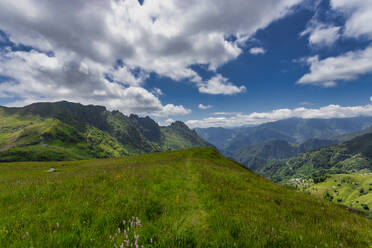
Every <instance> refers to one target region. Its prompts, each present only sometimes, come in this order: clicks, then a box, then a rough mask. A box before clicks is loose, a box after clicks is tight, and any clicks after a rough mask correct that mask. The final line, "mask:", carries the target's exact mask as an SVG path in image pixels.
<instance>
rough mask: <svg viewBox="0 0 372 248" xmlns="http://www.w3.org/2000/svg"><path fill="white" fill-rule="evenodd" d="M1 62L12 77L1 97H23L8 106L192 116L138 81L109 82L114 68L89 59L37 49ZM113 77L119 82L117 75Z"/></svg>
mask: <svg viewBox="0 0 372 248" xmlns="http://www.w3.org/2000/svg"><path fill="white" fill-rule="evenodd" d="M0 63H1V67H0V74H2V75H6V76H8V77H10V78H13V80H9V81H7V82H3V83H1V84H0V96H1V97H3V98H18V97H19V96H20V97H21V99H20V100H18V101H16V102H11V103H10V104H8V105H9V106H23V105H26V104H29V103H32V102H39V101H59V100H69V101H73V102H81V103H83V104H97V105H105V106H106V107H108V108H109V109H118V110H120V111H122V112H124V113H126V114H129V113H133V112H135V113H142V114H149V115H153V116H167V115H185V114H188V113H190V110H189V109H185V108H184V107H183V106H174V105H173V104H167V105H165V106H163V105H162V104H161V102H160V100H159V99H158V98H157V97H156V96H155V95H154V94H152V93H151V92H149V91H147V90H146V89H144V88H142V87H139V86H136V85H137V82H135V81H126V82H124V81H123V80H120V81H123V83H115V82H110V81H109V80H107V79H106V73H109V75H110V73H115V71H112V69H111V67H108V66H106V65H104V64H100V63H96V62H94V61H91V60H88V59H85V60H83V61H79V57H77V56H75V55H70V54H66V53H63V52H62V53H56V54H55V56H54V57H49V56H47V55H46V54H44V53H40V52H37V51H34V50H32V51H30V52H11V51H3V52H2V53H0ZM118 70H122V68H119V69H118ZM120 73H121V72H120ZM110 76H111V77H112V78H114V79H116V76H115V75H112V74H111V75H110ZM128 78H129V79H130V80H134V78H131V77H128ZM123 84H125V85H123Z"/></svg>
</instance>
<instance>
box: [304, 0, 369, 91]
mask: <svg viewBox="0 0 372 248" xmlns="http://www.w3.org/2000/svg"><path fill="white" fill-rule="evenodd" d="M330 5H331V9H332V11H335V13H338V14H341V15H342V16H343V17H344V18H345V20H346V21H345V25H344V26H343V27H342V28H341V27H335V26H331V25H325V24H322V23H319V22H317V21H314V20H312V22H311V23H310V26H309V28H308V29H307V30H305V31H304V32H303V33H302V35H305V34H308V33H309V34H310V36H309V41H310V44H315V45H317V44H323V45H324V44H325V45H331V44H333V43H334V42H335V41H336V40H337V39H338V38H339V37H348V38H355V39H359V38H365V39H368V40H370V41H371V40H372V26H371V25H368V23H370V22H371V21H372V2H371V1H370V0H355V1H347V0H331V1H330ZM307 63H308V64H309V66H310V72H309V73H307V74H306V75H304V76H303V77H302V78H301V79H300V80H299V81H298V83H299V84H313V85H318V86H323V87H334V86H336V85H337V84H338V82H340V81H352V80H355V79H357V78H358V77H359V76H361V75H364V74H368V73H372V46H369V47H366V48H365V49H362V50H354V51H349V52H347V53H345V54H341V55H339V56H334V57H328V58H324V59H319V56H314V57H310V58H308V59H307Z"/></svg>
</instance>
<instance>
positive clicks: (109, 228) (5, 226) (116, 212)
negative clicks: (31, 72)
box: [0, 148, 372, 247]
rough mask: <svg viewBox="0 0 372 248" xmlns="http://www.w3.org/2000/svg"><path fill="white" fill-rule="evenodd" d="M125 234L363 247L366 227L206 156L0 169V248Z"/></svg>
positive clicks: (154, 243) (167, 241)
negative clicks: (52, 170)
mask: <svg viewBox="0 0 372 248" xmlns="http://www.w3.org/2000/svg"><path fill="white" fill-rule="evenodd" d="M50 168H55V169H56V172H52V173H48V172H47V170H49V169H50ZM137 218H138V220H137ZM131 220H134V221H132V222H130V221H131ZM123 221H125V222H123ZM128 221H129V222H128ZM128 223H129V224H128ZM124 229H125V232H126V234H124V233H123V230H124ZM134 232H135V233H136V235H139V237H138V243H139V245H140V247H141V245H144V247H369V246H370V245H371V244H372V222H371V221H370V220H368V219H366V218H363V217H361V216H358V215H355V214H352V213H350V212H348V211H347V210H346V209H345V208H341V207H339V206H337V205H335V204H333V203H331V202H329V201H325V200H322V199H316V198H313V197H312V196H310V195H308V194H305V193H301V192H297V191H294V190H291V189H288V188H285V187H282V186H279V185H276V184H274V183H272V182H270V181H268V180H266V179H264V178H262V177H260V176H258V175H255V174H253V173H252V172H250V171H248V170H246V169H244V168H243V167H241V166H240V165H239V164H237V163H235V162H233V161H230V160H227V159H226V158H224V157H222V156H221V155H219V154H218V153H217V152H215V151H214V150H212V149H208V148H194V149H188V150H183V151H175V152H169V153H157V154H148V155H141V156H133V157H129V158H124V159H106V160H92V161H75V162H46V163H35V162H34V163H2V164H0V247H31V246H32V247H115V245H116V246H117V247H119V246H120V245H121V244H122V243H123V242H124V240H130V242H131V243H132V244H133V242H134ZM126 235H128V238H127V237H126ZM124 245H125V244H124Z"/></svg>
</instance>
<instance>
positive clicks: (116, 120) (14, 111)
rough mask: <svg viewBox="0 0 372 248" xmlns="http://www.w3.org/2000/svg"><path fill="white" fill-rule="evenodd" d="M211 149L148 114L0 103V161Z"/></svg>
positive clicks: (183, 128)
mask: <svg viewBox="0 0 372 248" xmlns="http://www.w3.org/2000/svg"><path fill="white" fill-rule="evenodd" d="M190 147H211V145H210V144H208V143H207V142H205V141H204V140H202V139H201V138H200V137H199V136H198V135H197V134H196V133H195V132H194V131H192V130H190V129H189V128H188V127H187V126H186V125H185V124H183V123H181V122H176V123H174V124H172V125H170V126H168V127H160V126H159V125H158V124H157V123H156V122H155V121H154V120H152V119H151V118H149V117H144V118H142V117H139V116H136V115H130V116H129V117H128V116H125V115H123V114H122V113H120V112H119V111H112V112H110V111H107V110H106V108H105V107H102V106H92V105H89V106H84V105H81V104H77V103H70V102H56V103H35V104H32V105H29V106H26V107H23V108H5V107H0V161H48V160H49V161H55V160H75V159H89V158H115V157H123V156H127V155H133V154H143V153H149V152H160V151H168V150H176V149H183V148H190Z"/></svg>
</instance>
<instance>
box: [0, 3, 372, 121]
mask: <svg viewBox="0 0 372 248" xmlns="http://www.w3.org/2000/svg"><path fill="white" fill-rule="evenodd" d="M57 10H61V11H57ZM62 10H63V11H62ZM371 13H372V1H370V0H355V1H346V0H324V1H305V0H304V1H301V0H278V1H269V0H267V1H258V0H250V1H246V0H244V1H243V0H233V1H229V3H228V4H227V3H226V1H222V0H215V1H212V0H203V1H195V2H194V1H190V2H187V3H185V2H180V1H176V0H164V1H160V0H158V1H155V0H154V1H141V3H139V2H138V1H136V0H128V1H123V2H120V1H119V2H118V1H110V0H107V1H101V2H97V3H96V2H95V3H94V4H87V3H86V1H84V0H79V1H76V2H74V3H72V2H71V3H61V2H59V1H46V0H45V1H36V0H22V1H20V2H17V3H12V2H10V1H8V2H2V3H0V30H1V38H0V63H1V66H0V104H1V105H7V106H24V105H26V104H30V103H32V102H38V101H59V100H69V101H74V102H81V103H83V104H97V105H104V106H106V107H107V108H108V109H110V110H113V109H118V110H120V111H122V112H124V113H126V114H129V113H136V114H140V115H150V116H152V117H153V118H155V119H156V120H157V121H159V122H160V123H161V124H168V123H170V122H172V121H173V120H182V121H185V122H186V123H187V124H188V125H189V126H190V127H209V126H225V127H230V126H240V125H255V124H260V123H264V122H268V121H275V120H280V119H285V118H291V117H302V118H333V117H353V116H359V115H372V106H371V99H370V97H371V96H372V84H371V80H372V44H371V41H372V26H370V27H368V25H365V23H368V21H372V14H371Z"/></svg>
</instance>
